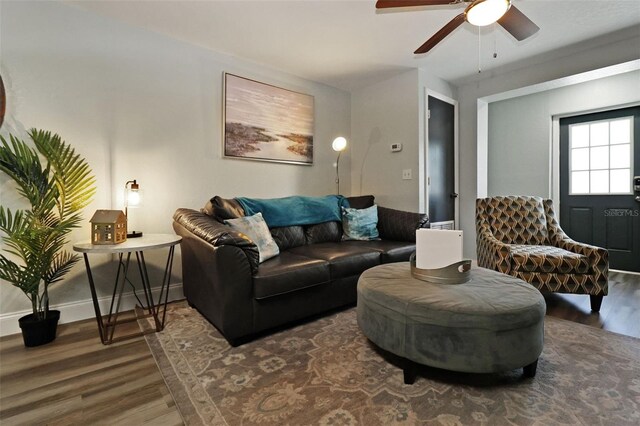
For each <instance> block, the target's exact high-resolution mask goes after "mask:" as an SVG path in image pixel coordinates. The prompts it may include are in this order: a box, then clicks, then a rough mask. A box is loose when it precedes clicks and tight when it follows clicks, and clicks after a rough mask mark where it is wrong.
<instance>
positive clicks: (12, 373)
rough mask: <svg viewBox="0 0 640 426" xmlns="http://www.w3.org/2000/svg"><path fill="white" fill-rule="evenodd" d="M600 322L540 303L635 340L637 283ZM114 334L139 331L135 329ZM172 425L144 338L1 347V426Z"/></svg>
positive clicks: (605, 307) (16, 339)
mask: <svg viewBox="0 0 640 426" xmlns="http://www.w3.org/2000/svg"><path fill="white" fill-rule="evenodd" d="M609 285H610V287H609V296H607V297H605V299H604V302H603V304H602V309H601V312H600V314H592V313H591V312H590V309H589V297H587V296H578V295H560V294H554V295H549V296H546V297H545V299H546V300H547V315H552V316H555V317H559V318H564V319H567V320H570V321H575V322H579V323H582V324H587V325H589V326H593V327H598V328H603V329H605V330H610V331H614V332H617V333H621V334H626V335H628V336H634V337H640V275H630V274H620V273H611V274H610V282H609ZM119 327H122V328H118V330H117V332H118V334H125V333H129V332H132V331H136V330H137V325H136V323H135V322H133V323H130V324H127V325H126V326H125V325H123V326H119ZM145 423H152V424H154V425H177V424H182V420H181V418H180V415H179V414H178V411H177V409H176V407H175V404H174V402H173V400H172V398H171V395H170V394H169V391H168V389H167V388H166V386H165V384H164V381H163V379H162V376H161V375H160V372H159V371H158V368H157V367H156V364H155V361H154V360H153V357H152V356H151V353H150V352H149V348H148V346H147V344H146V343H145V341H144V338H143V337H136V338H133V339H129V340H124V341H121V342H118V343H114V344H112V345H110V346H104V345H102V344H101V343H100V339H99V338H98V332H97V326H96V322H95V320H84V321H79V322H76V323H72V324H63V325H60V327H59V329H58V337H57V339H56V340H55V341H54V342H53V343H50V344H48V345H45V346H41V347H39V348H25V347H24V346H23V343H22V336H21V335H19V334H17V335H12V336H6V337H3V338H1V339H0V424H2V425H3V426H4V425H15V424H24V425H39V424H51V425H91V424H120V425H140V424H145Z"/></svg>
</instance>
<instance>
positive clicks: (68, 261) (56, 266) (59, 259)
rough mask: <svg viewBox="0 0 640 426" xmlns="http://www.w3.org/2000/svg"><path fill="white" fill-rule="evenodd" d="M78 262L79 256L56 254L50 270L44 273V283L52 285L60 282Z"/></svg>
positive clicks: (63, 253) (65, 253) (66, 253)
mask: <svg viewBox="0 0 640 426" xmlns="http://www.w3.org/2000/svg"><path fill="white" fill-rule="evenodd" d="M79 260H80V256H78V255H75V254H71V253H69V252H68V251H62V252H58V253H57V254H56V256H55V257H54V259H53V263H52V265H51V268H50V269H49V270H48V271H47V273H46V276H45V278H44V280H45V282H47V283H49V284H53V283H55V282H58V281H61V280H62V279H63V278H64V276H65V275H66V274H67V273H68V272H69V271H70V270H71V268H72V267H73V265H75V264H76V263H78V261H79Z"/></svg>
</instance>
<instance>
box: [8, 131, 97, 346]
mask: <svg viewBox="0 0 640 426" xmlns="http://www.w3.org/2000/svg"><path fill="white" fill-rule="evenodd" d="M28 134H29V137H30V138H31V140H32V141H33V145H34V146H35V148H32V147H30V146H29V145H28V144H27V143H26V142H24V141H22V140H20V139H18V138H16V137H14V136H13V135H9V141H7V140H6V139H5V138H4V137H2V136H0V140H1V144H0V170H1V171H2V172H4V173H5V174H6V175H8V176H9V177H10V178H12V179H13V180H14V181H15V183H16V184H17V190H18V193H19V194H20V195H22V196H23V197H24V198H25V199H26V200H27V201H28V203H29V204H30V208H28V209H18V210H14V211H11V210H10V209H8V208H5V207H4V206H1V205H0V231H1V232H2V233H3V234H4V235H3V236H2V238H3V240H4V243H5V246H6V247H5V252H7V254H9V255H10V256H9V257H7V256H6V255H5V254H4V253H0V280H3V281H6V282H8V283H10V284H12V285H14V286H16V287H18V288H19V289H20V290H22V291H23V292H24V294H25V295H26V296H27V297H28V298H29V300H30V301H31V306H32V309H33V312H32V313H31V314H28V315H26V316H24V317H22V318H20V319H19V323H20V328H21V329H22V335H23V338H24V344H25V346H38V345H42V344H45V343H49V342H51V341H52V340H54V339H55V337H56V329H57V324H58V319H59V317H60V312H59V311H56V310H50V309H49V288H50V286H51V285H52V284H54V283H57V282H59V281H61V280H62V279H63V278H64V276H65V275H66V274H67V273H68V272H69V271H70V270H71V268H72V267H73V265H75V264H76V262H78V260H79V257H78V256H77V255H76V254H72V253H70V252H69V251H67V250H65V248H64V246H65V244H66V243H67V236H68V235H69V233H70V232H71V231H72V230H73V229H74V228H77V227H79V225H80V222H81V220H82V216H81V213H82V209H83V208H84V207H86V206H87V204H88V203H89V202H90V201H91V198H92V197H93V195H94V193H95V178H94V176H93V175H92V172H91V169H90V168H89V165H88V164H87V162H86V161H85V160H84V159H83V158H82V157H80V155H78V154H76V153H75V151H74V149H73V148H71V147H70V146H69V145H68V144H67V143H65V142H64V141H63V140H62V139H61V138H60V136H58V135H56V134H53V135H52V134H51V133H50V132H46V131H43V130H36V129H31V130H30V131H29V133H28ZM41 158H42V159H44V160H45V161H46V163H44V164H43V162H41Z"/></svg>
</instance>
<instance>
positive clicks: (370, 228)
mask: <svg viewBox="0 0 640 426" xmlns="http://www.w3.org/2000/svg"><path fill="white" fill-rule="evenodd" d="M377 225H378V206H376V205H375V204H374V205H373V206H371V207H367V208H366V209H353V208H345V207H342V230H343V231H344V234H343V235H342V239H343V240H345V241H347V240H360V241H371V240H379V239H380V235H379V234H378V228H377Z"/></svg>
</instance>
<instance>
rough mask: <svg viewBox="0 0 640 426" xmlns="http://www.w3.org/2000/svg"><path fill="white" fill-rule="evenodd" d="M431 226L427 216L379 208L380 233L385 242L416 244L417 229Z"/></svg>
mask: <svg viewBox="0 0 640 426" xmlns="http://www.w3.org/2000/svg"><path fill="white" fill-rule="evenodd" d="M429 226H430V223H429V217H428V216H427V215H426V214H422V213H412V212H406V211H402V210H394V209H388V208H386V207H380V206H378V233H379V234H380V238H382V239H383V240H393V241H409V242H415V241H416V229H420V228H429Z"/></svg>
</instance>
